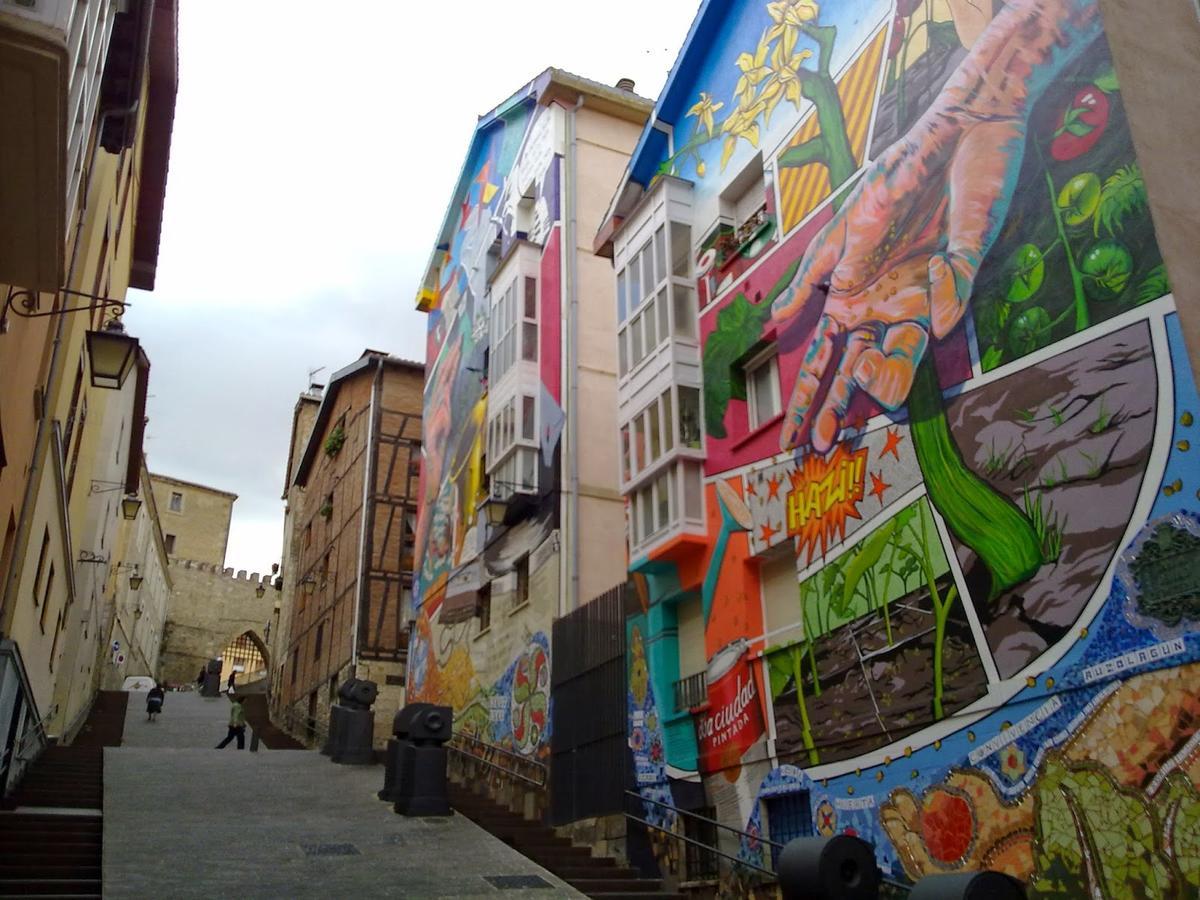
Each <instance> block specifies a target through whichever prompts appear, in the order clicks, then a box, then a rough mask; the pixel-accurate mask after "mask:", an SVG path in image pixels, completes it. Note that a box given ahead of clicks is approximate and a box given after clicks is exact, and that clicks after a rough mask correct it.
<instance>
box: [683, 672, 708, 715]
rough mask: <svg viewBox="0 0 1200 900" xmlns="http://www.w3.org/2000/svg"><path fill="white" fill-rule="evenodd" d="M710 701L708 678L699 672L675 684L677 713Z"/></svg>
mask: <svg viewBox="0 0 1200 900" xmlns="http://www.w3.org/2000/svg"><path fill="white" fill-rule="evenodd" d="M707 699H708V678H707V677H706V675H705V673H703V672H697V673H696V674H695V675H689V676H688V677H687V678H681V679H679V680H678V681H677V682H675V712H684V711H685V710H689V709H691V708H692V707H693V706H699V705H700V704H701V703H703V702H704V701H705V700H707Z"/></svg>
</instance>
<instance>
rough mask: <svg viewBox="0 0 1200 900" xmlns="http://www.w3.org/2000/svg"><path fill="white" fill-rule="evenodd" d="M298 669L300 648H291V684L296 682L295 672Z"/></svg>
mask: <svg viewBox="0 0 1200 900" xmlns="http://www.w3.org/2000/svg"><path fill="white" fill-rule="evenodd" d="M299 671H300V648H299V647H296V648H295V649H294V650H292V677H291V682H292V684H295V683H296V673H297V672H299Z"/></svg>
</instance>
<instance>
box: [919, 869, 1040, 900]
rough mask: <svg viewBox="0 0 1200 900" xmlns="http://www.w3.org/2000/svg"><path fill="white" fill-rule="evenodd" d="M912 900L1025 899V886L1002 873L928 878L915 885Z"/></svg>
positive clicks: (955, 874) (976, 873)
mask: <svg viewBox="0 0 1200 900" xmlns="http://www.w3.org/2000/svg"><path fill="white" fill-rule="evenodd" d="M908 898H909V900H1025V886H1024V885H1023V884H1021V882H1019V881H1017V879H1015V878H1012V877H1010V876H1008V875H1005V874H1004V873H1002V872H991V871H986V870H985V871H983V872H954V873H953V874H949V875H929V876H927V877H925V878H922V879H921V880H920V881H918V882H917V883H916V885H914V886H913V889H912V892H911V893H910V894H909V895H908Z"/></svg>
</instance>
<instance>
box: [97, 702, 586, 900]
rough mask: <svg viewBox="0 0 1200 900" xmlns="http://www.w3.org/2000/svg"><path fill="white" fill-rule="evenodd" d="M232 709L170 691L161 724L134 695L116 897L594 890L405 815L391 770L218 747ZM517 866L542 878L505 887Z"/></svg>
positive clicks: (472, 830)
mask: <svg viewBox="0 0 1200 900" xmlns="http://www.w3.org/2000/svg"><path fill="white" fill-rule="evenodd" d="M228 715H229V704H228V701H227V700H225V699H211V700H206V699H204V698H202V697H200V696H198V695H197V694H194V693H171V694H168V695H167V699H166V704H165V707H164V709H163V713H162V715H161V716H160V717H159V719H158V721H156V722H152V723H151V722H147V721H146V713H145V701H144V696H143V695H139V694H132V695H131V696H130V699H129V712H128V716H127V718H126V723H125V738H124V743H123V745H122V746H121V747H117V748H108V749H106V750H105V754H104V896H105V897H113V898H125V897H129V898H135V897H145V898H160V897H172V898H174V897H203V898H211V897H224V896H237V897H243V898H276V897H278V898H292V897H313V898H317V897H320V898H327V897H336V896H350V897H411V898H426V897H429V898H433V897H485V896H498V897H501V898H507V897H513V898H526V897H528V898H541V900H547V898H552V897H582V896H583V895H582V894H579V893H578V892H576V891H575V890H573V889H572V888H571V887H569V886H568V885H567V884H565V883H564V882H562V881H560V880H559V879H557V878H555V877H554V876H553V875H551V874H550V873H549V872H547V871H546V870H545V869H543V868H541V867H540V866H538V865H537V864H536V863H534V862H532V861H531V860H529V859H526V858H525V857H523V856H521V855H520V854H518V853H517V852H516V851H515V850H513V849H512V848H511V847H509V846H508V845H506V844H504V843H502V842H500V841H499V840H497V839H496V838H494V837H492V836H491V835H489V834H488V833H487V832H485V831H483V830H482V829H480V828H479V827H478V826H476V825H475V824H474V823H472V822H470V821H469V820H467V819H465V818H463V817H462V816H458V815H455V816H451V817H447V818H429V819H409V818H405V817H403V816H397V815H396V814H394V813H393V812H392V810H391V806H390V804H386V803H381V802H380V801H379V800H377V799H376V798H375V792H376V791H377V790H378V789H379V788H380V787H381V785H382V780H383V772H382V770H381V769H380V768H379V767H378V766H362V767H358V766H337V765H334V764H333V763H331V762H330V761H329V760H328V759H327V758H325V757H323V756H320V755H319V754H317V753H315V752H312V751H306V750H292V751H283V750H277V751H274V752H261V751H260V752H259V753H250V752H249V740H248V739H247V750H244V751H241V752H238V750H237V749H236V746H237V745H236V744H231V745H230V746H229V747H227V748H225V749H224V750H222V751H220V752H217V751H215V750H213V749H211V748H212V747H214V746H215V745H216V743H217V741H218V740H220V739H221V738H222V737H224V735H225V723H226V721H227V717H228ZM248 737H249V736H247V738H248ZM497 876H499V882H496V883H494V882H491V881H489V880H488V879H489V878H496V877H497ZM512 876H524V877H525V878H526V879H530V878H534V879H538V880H540V882H541V884H540V885H539V886H538V887H537V888H533V886H532V884H531V886H530V888H528V889H511V888H507V887H506V888H504V889H501V887H497V886H495V885H496V884H497V883H498V884H501V885H505V884H506V881H505V878H506V877H507V878H510V879H511V878H512ZM507 883H511V881H510V882H507Z"/></svg>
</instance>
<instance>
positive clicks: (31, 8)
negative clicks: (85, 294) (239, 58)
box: [0, 0, 140, 291]
mask: <svg viewBox="0 0 1200 900" xmlns="http://www.w3.org/2000/svg"><path fill="white" fill-rule="evenodd" d="M137 2H140V0H123V2H114V0H0V84H3V85H4V87H5V90H4V91H3V92H0V122H3V123H4V127H3V128H2V129H0V159H3V160H4V161H5V173H4V176H5V177H4V184H3V186H2V187H0V261H2V262H0V282H5V283H9V284H16V285H19V286H21V287H25V288H31V289H36V290H46V291H50V290H55V289H57V288H58V287H59V286H61V285H62V282H63V269H64V265H65V253H64V248H65V246H66V235H67V233H68V232H69V230H70V227H71V221H72V219H73V217H74V213H75V211H76V205H77V203H78V200H79V190H80V185H81V182H82V180H83V168H84V166H85V165H86V163H87V160H85V159H84V154H85V153H86V152H87V148H88V144H89V136H90V134H91V130H92V127H93V126H94V124H95V121H96V110H97V105H98V102H99V96H100V78H101V74H102V72H103V70H104V62H105V56H106V54H107V52H108V42H109V39H110V36H111V34H112V27H113V22H114V20H115V18H116V15H117V13H118V12H121V11H124V10H125V8H126V7H128V6H130V5H131V3H137Z"/></svg>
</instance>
